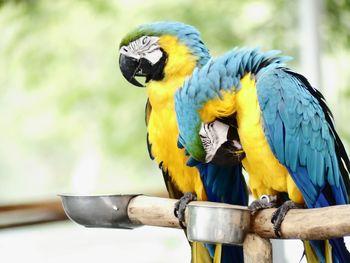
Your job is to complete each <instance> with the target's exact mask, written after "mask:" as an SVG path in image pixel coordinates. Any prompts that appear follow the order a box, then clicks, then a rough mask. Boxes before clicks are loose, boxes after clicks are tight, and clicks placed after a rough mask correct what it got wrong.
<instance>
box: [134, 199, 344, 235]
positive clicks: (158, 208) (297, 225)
mask: <svg viewBox="0 0 350 263" xmlns="http://www.w3.org/2000/svg"><path fill="white" fill-rule="evenodd" d="M176 201H177V200H175V199H168V198H158V197H148V196H137V197H135V198H133V199H132V200H131V201H130V204H129V206H128V215H129V218H130V219H131V221H132V222H133V223H138V224H140V223H141V224H144V225H151V226H162V227H173V228H180V226H179V223H178V220H177V218H176V217H175V216H174V214H173V210H174V204H175V202H176ZM212 204H213V205H215V203H212ZM275 210H276V209H266V210H263V211H261V212H259V213H257V215H255V216H252V217H251V227H250V232H251V233H256V234H258V235H259V236H261V237H263V238H277V237H276V236H275V233H274V231H273V226H272V223H271V215H272V213H273V212H274V211H275ZM349 218H350V205H341V206H332V207H327V208H318V209H293V210H290V211H289V212H288V214H287V215H286V217H285V219H284V221H283V223H282V228H281V230H282V238H283V239H295V238H296V239H330V238H336V237H342V236H347V235H350V220H349Z"/></svg>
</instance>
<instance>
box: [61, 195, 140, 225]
mask: <svg viewBox="0 0 350 263" xmlns="http://www.w3.org/2000/svg"><path fill="white" fill-rule="evenodd" d="M135 196H136V195H98V196H96V195H94V196H78V195H60V197H61V199H62V203H63V208H64V211H65V212H66V214H67V216H68V217H69V218H70V219H71V220H72V221H74V222H76V223H78V224H80V225H84V226H86V227H104V228H125V229H132V228H135V227H137V226H139V225H137V224H134V223H132V222H131V221H130V220H129V217H128V214H127V208H128V204H129V202H130V200H131V199H132V198H133V197H135Z"/></svg>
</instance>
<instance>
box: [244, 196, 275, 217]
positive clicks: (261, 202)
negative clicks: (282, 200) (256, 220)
mask: <svg viewBox="0 0 350 263" xmlns="http://www.w3.org/2000/svg"><path fill="white" fill-rule="evenodd" d="M276 206H277V196H275V195H262V196H261V197H260V199H258V200H254V201H253V202H252V203H251V204H250V205H249V206H248V209H249V210H250V212H251V213H252V215H254V214H256V213H257V212H258V211H260V210H262V209H265V208H272V207H276Z"/></svg>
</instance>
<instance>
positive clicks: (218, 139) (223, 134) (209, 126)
mask: <svg viewBox="0 0 350 263" xmlns="http://www.w3.org/2000/svg"><path fill="white" fill-rule="evenodd" d="M228 130H229V126H228V125H226V124H225V123H222V122H220V121H214V122H211V123H202V125H201V129H200V131H199V136H200V138H201V141H202V144H203V148H204V150H205V152H206V156H205V161H206V162H207V163H209V162H210V161H211V160H212V159H213V158H214V156H215V153H216V151H217V150H218V149H219V147H220V146H221V145H222V144H223V143H224V142H226V141H227V133H228Z"/></svg>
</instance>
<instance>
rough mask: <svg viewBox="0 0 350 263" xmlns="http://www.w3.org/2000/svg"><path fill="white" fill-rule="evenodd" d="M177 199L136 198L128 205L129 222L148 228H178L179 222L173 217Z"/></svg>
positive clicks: (141, 196)
mask: <svg viewBox="0 0 350 263" xmlns="http://www.w3.org/2000/svg"><path fill="white" fill-rule="evenodd" d="M177 201H178V200H177V199H170V198H161V197H151V196H143V195H140V196H136V197H134V198H133V199H131V201H130V203H129V205H128V216H129V219H130V220H131V222H133V223H135V224H143V225H148V226H162V227H172V228H180V224H179V220H178V219H177V218H176V217H175V215H174V207H175V203H176V202H177Z"/></svg>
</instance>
